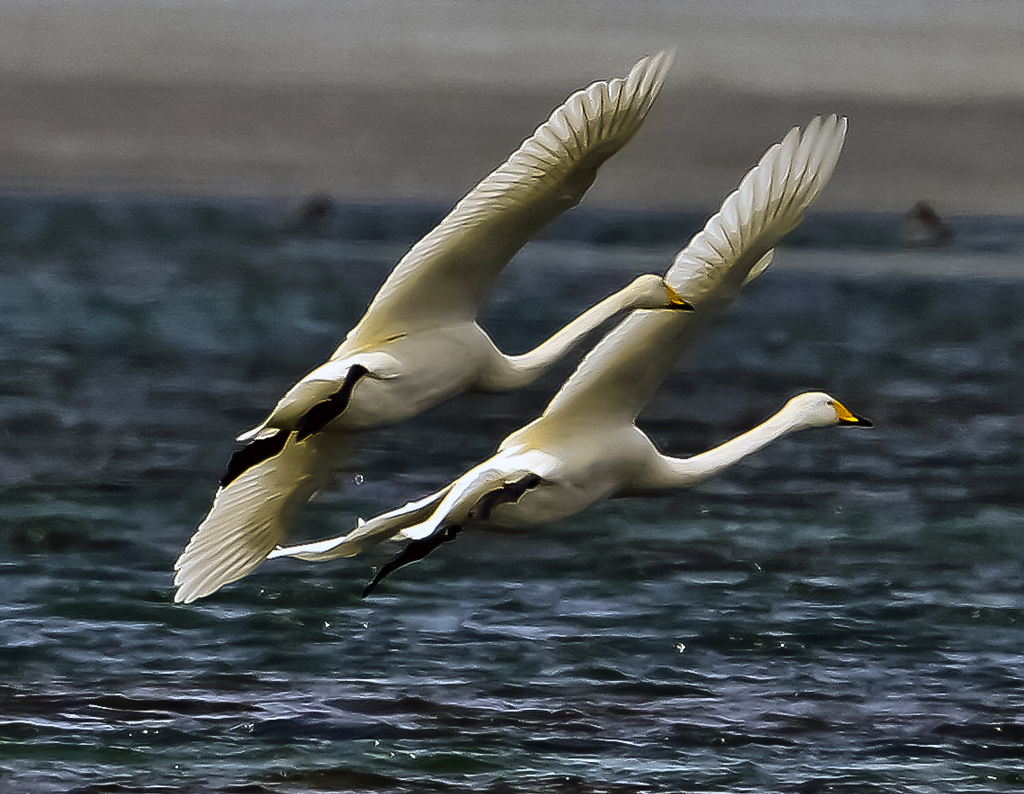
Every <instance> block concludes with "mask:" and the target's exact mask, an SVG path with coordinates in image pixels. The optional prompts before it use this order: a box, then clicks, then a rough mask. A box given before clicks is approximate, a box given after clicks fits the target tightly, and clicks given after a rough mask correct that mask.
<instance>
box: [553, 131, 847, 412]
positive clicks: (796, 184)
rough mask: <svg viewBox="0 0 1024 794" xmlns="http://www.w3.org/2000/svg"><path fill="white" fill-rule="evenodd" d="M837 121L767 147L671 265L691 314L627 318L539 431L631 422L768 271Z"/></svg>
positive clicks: (566, 388)
mask: <svg viewBox="0 0 1024 794" xmlns="http://www.w3.org/2000/svg"><path fill="white" fill-rule="evenodd" d="M845 135H846V119H844V118H837V117H836V116H830V117H829V118H827V119H825V120H824V121H822V120H821V119H820V118H815V119H814V120H813V121H812V122H811V123H810V124H809V125H808V126H807V129H806V131H805V132H803V134H801V132H800V129H799V128H793V129H792V130H790V132H789V133H788V134H787V135H786V136H785V138H783V140H782V142H781V143H777V144H775V145H774V146H772V147H771V148H770V149H769V150H768V151H767V152H766V153H765V155H764V156H763V157H762V158H761V160H760V162H759V163H758V164H757V165H756V166H755V167H754V168H753V169H751V171H750V172H748V173H747V175H746V176H745V177H744V178H743V180H742V182H740V186H739V188H737V189H736V190H735V191H734V192H733V193H732V194H730V195H729V197H728V198H726V200H725V202H724V203H723V204H722V208H721V209H720V210H719V211H718V212H717V213H716V214H715V215H714V216H712V218H711V219H710V220H709V221H708V222H707V224H706V225H705V226H704V229H703V230H701V231H700V232H698V233H697V234H696V235H695V236H694V237H693V239H692V240H690V243H689V244H688V245H687V246H686V248H684V249H683V250H682V251H680V252H679V254H678V255H677V256H676V258H675V262H674V263H673V265H672V267H671V268H669V270H668V273H667V274H666V276H665V281H666V282H668V284H669V285H670V286H671V287H672V288H673V289H674V290H675V291H676V292H677V293H678V294H679V296H680V297H682V298H684V299H685V300H688V301H690V302H691V303H692V304H693V305H694V307H695V309H696V310H695V311H694V312H692V313H689V312H686V313H683V312H670V311H635V312H633V313H632V314H630V315H629V316H628V317H627V318H626V319H625V320H623V321H622V322H621V323H619V325H618V326H616V327H615V328H614V329H613V330H612V331H611V332H609V333H608V335H607V336H605V337H604V339H602V340H601V341H600V342H599V343H598V344H597V345H596V346H595V348H594V349H593V350H592V351H591V352H590V353H589V354H588V355H587V356H586V358H584V360H583V361H582V362H581V363H580V365H579V367H577V369H576V371H575V372H574V373H573V374H572V375H571V376H570V377H569V379H568V380H567V381H566V382H565V383H564V384H563V386H562V388H561V390H560V391H559V392H558V394H556V395H555V397H554V398H553V399H552V401H551V403H550V404H549V406H548V408H547V410H546V411H545V412H544V417H543V418H542V419H541V422H540V425H543V423H544V420H545V419H547V418H549V417H554V416H556V415H561V416H563V417H564V416H566V415H567V412H571V415H572V416H573V417H575V419H576V420H577V421H579V420H581V419H583V420H585V419H586V418H587V417H600V416H608V415H614V416H615V417H616V420H617V421H631V420H632V419H634V418H636V415H637V414H638V413H639V412H640V411H641V410H642V408H643V407H644V405H645V404H646V403H647V401H648V400H649V399H650V398H651V396H652V395H653V394H654V392H655V390H656V389H657V388H658V386H659V384H660V383H661V381H662V380H663V379H664V377H665V375H666V374H667V372H668V370H669V369H670V368H671V367H672V365H673V363H674V362H675V361H676V360H677V359H678V358H679V356H681V355H682V354H683V352H685V350H686V348H687V347H688V346H689V344H690V343H692V341H693V340H694V339H695V338H696V337H697V336H698V335H699V333H700V332H701V331H702V330H703V329H704V328H705V327H707V325H708V324H709V323H711V322H712V321H713V320H715V319H716V318H717V317H718V316H719V315H720V314H721V313H722V312H723V311H724V310H725V309H726V308H727V307H728V306H729V305H730V304H731V303H732V302H733V300H734V299H735V297H736V295H737V294H738V293H739V291H740V288H741V287H742V286H743V285H744V284H745V283H747V282H749V281H750V280H751V279H753V278H755V277H756V276H757V275H758V274H760V273H761V272H762V271H763V270H764V269H765V267H767V265H768V263H769V262H770V261H771V256H772V251H773V249H774V247H775V245H776V244H777V243H778V242H779V240H780V239H781V238H782V237H783V236H784V235H785V234H786V233H787V232H789V231H790V230H791V229H793V227H795V226H796V225H797V224H798V223H799V222H800V220H801V218H802V217H803V213H804V210H805V209H806V208H807V207H808V205H809V204H810V203H811V202H812V201H813V200H814V198H815V197H816V196H817V195H818V193H819V192H820V191H821V189H822V188H823V187H824V186H825V184H826V183H827V182H828V179H829V177H830V176H831V175H832V171H833V170H834V169H835V165H836V162H837V161H838V159H839V154H840V152H841V151H842V147H843V140H844V138H845Z"/></svg>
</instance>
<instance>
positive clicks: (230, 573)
mask: <svg viewBox="0 0 1024 794" xmlns="http://www.w3.org/2000/svg"><path fill="white" fill-rule="evenodd" d="M282 432H284V431H282ZM343 443H344V440H343V439H339V438H337V437H334V436H329V435H324V434H321V435H317V436H312V437H310V438H307V439H306V440H305V441H302V442H299V441H296V434H295V433H291V434H289V436H288V438H287V440H286V441H285V444H284V446H283V448H282V449H281V451H280V452H279V453H278V454H277V455H275V456H273V457H270V458H268V459H266V460H263V461H261V462H259V463H257V464H256V465H254V466H252V467H251V468H248V469H246V470H245V471H244V472H242V473H241V474H240V475H238V476H237V477H236V478H235V479H233V480H231V481H230V482H229V483H228V484H227V485H226V486H223V487H221V488H220V490H218V491H217V496H216V497H215V498H214V500H213V506H212V507H211V508H210V512H209V513H208V514H207V516H206V518H205V519H203V522H202V523H201V524H200V525H199V528H198V529H197V530H196V531H195V534H193V535H192V538H191V540H189V542H188V545H187V546H186V547H185V550H184V551H183V552H182V553H181V556H180V557H178V561H177V562H176V563H175V564H174V569H175V571H176V572H177V573H176V574H175V577H174V584H175V585H177V587H178V590H177V592H176V593H175V595H174V600H175V601H178V602H185V603H189V602H191V601H195V600H196V599H197V598H202V597H203V596H208V595H210V594H211V593H214V592H216V591H217V590H219V589H220V588H221V587H223V586H224V585H226V584H228V583H230V582H234V581H236V580H238V579H241V578H242V577H243V576H246V575H248V574H250V573H252V572H253V571H254V570H255V569H256V568H258V567H259V566H260V565H261V564H262V563H263V561H264V560H265V559H266V558H267V555H268V554H270V552H271V551H272V550H273V549H274V548H275V547H276V546H278V545H279V544H281V543H283V542H284V539H285V538H286V537H287V535H288V532H289V530H290V528H291V524H292V521H293V520H294V518H295V514H296V513H297V511H298V509H299V508H300V507H301V506H302V505H303V504H305V503H306V502H307V501H308V500H309V499H310V498H311V497H312V496H313V494H315V493H316V492H317V491H319V490H320V489H321V488H322V487H323V486H324V485H326V483H327V481H328V480H329V478H330V475H331V472H332V469H333V467H334V466H335V465H337V463H338V461H339V459H340V457H341V456H340V455H339V454H338V452H339V450H338V446H339V445H340V444H343Z"/></svg>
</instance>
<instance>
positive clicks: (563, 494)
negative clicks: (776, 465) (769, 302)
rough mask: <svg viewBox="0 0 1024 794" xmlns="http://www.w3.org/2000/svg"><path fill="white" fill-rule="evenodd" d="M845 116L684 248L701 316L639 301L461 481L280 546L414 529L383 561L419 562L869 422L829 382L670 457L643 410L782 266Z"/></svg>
mask: <svg viewBox="0 0 1024 794" xmlns="http://www.w3.org/2000/svg"><path fill="white" fill-rule="evenodd" d="M845 133H846V121H845V119H837V118H836V117H835V116H832V117H830V118H829V119H827V120H825V121H824V122H822V121H821V119H814V120H813V121H812V122H811V124H810V125H809V126H808V128H807V131H806V132H805V133H804V134H803V135H802V136H801V134H800V130H799V129H796V128H794V129H793V130H791V131H790V132H789V134H787V135H786V137H785V138H784V139H783V140H782V142H781V143H779V144H776V145H775V146H773V147H772V148H771V149H769V150H768V152H767V153H766V154H765V155H764V157H763V158H762V159H761V161H760V162H759V163H758V165H757V166H756V167H755V168H754V169H753V170H751V171H750V172H749V173H748V174H747V175H746V177H745V178H744V179H743V181H742V182H741V184H740V186H739V188H738V189H737V190H736V191H735V192H734V193H732V194H731V195H730V196H729V197H728V198H727V199H726V200H725V202H724V204H723V205H722V209H721V210H720V211H719V212H718V213H717V214H716V215H715V216H714V217H712V218H711V219H710V220H709V221H708V223H707V225H706V226H705V227H704V229H703V231H701V232H700V233H698V234H697V235H696V236H695V237H694V238H693V239H692V240H691V241H690V243H689V245H687V247H686V248H685V249H683V251H681V252H680V253H679V255H678V256H677V257H676V260H675V262H674V264H673V265H672V267H671V269H670V270H669V271H668V273H667V275H666V277H665V278H666V281H668V283H669V284H670V285H672V287H673V289H675V290H676V291H677V292H678V293H679V294H680V295H682V296H684V297H685V298H686V299H687V300H690V301H692V302H693V304H694V306H695V307H696V311H695V312H694V313H693V314H692V315H689V314H687V315H684V314H679V313H669V312H650V311H636V312H633V313H632V314H630V315H629V316H628V317H627V318H626V319H625V320H623V321H622V322H621V323H620V324H619V325H618V326H617V327H616V328H615V329H614V330H612V331H611V332H610V333H609V334H608V335H607V336H605V338H604V339H602V340H601V341H600V342H599V343H598V344H597V346H596V347H595V348H594V349H593V350H592V351H591V352H590V353H589V354H588V355H587V356H586V358H585V359H584V360H583V362H582V363H581V364H580V366H579V367H578V368H577V369H576V371H575V372H574V373H573V374H572V375H571V376H570V377H569V378H568V380H567V381H566V382H565V384H564V385H563V386H562V388H561V390H560V391H559V392H558V394H556V395H555V397H554V398H553V399H552V400H551V402H550V404H549V405H548V407H547V409H546V410H545V411H544V413H543V414H542V415H541V416H540V417H539V418H538V419H536V420H535V421H533V422H531V423H530V424H528V425H526V426H525V427H523V428H521V429H519V430H517V431H515V432H513V433H512V434H511V435H509V436H508V437H507V438H506V439H505V440H504V441H503V442H502V443H501V445H500V446H499V447H498V452H497V454H495V455H494V456H493V457H492V458H490V459H489V460H487V461H485V462H483V463H481V464H480V465H479V466H476V467H475V468H473V469H471V470H470V471H468V472H467V473H466V474H464V475H463V476H462V477H460V478H459V479H457V480H455V481H454V482H453V483H451V484H450V485H448V486H447V487H445V488H443V489H441V490H440V491H438V492H437V493H435V494H432V495H430V496H428V497H426V498H424V499H421V500H419V501H417V502H412V503H410V504H407V505H405V506H404V507H402V508H399V509H398V510H394V511H391V512H389V513H385V514H383V515H381V516H378V517H376V518H374V519H372V520H370V521H368V522H364V523H363V524H362V525H360V526H359V527H357V528H356V529H355V530H353V531H352V532H350V533H349V534H348V535H345V536H342V537H340V538H333V539H330V540H325V541H320V542H316V543H309V544H304V545H300V546H293V547H289V548H282V549H277V550H275V551H274V552H273V553H272V554H271V555H270V556H271V557H298V558H301V559H305V560H328V559H333V558H335V557H340V556H352V555H353V554H356V553H358V552H359V551H361V550H362V549H363V548H365V547H366V546H367V545H368V544H370V543H374V542H377V541H379V540H383V539H385V538H389V537H394V536H396V535H400V536H401V537H404V538H408V539H410V540H411V541H412V543H410V544H409V545H408V546H407V547H406V549H405V550H404V551H403V552H402V553H401V554H400V555H399V556H398V557H396V558H395V559H394V560H392V561H391V562H390V563H389V564H388V565H385V566H384V567H383V568H381V570H380V571H379V572H378V574H377V577H376V578H375V579H374V580H373V582H371V583H370V585H369V587H367V592H369V590H371V589H372V588H373V587H374V586H375V585H376V584H377V583H378V582H379V581H380V580H381V578H383V577H384V576H385V575H387V574H388V573H389V572H390V571H392V570H394V569H395V568H397V567H399V566H400V565H403V564H405V563H407V562H411V561H413V560H416V559H419V558H421V557H422V556H424V555H425V554H427V553H429V552H430V551H431V550H432V549H433V548H436V546H437V545H438V544H439V543H442V542H444V541H446V540H450V539H451V538H452V537H454V535H455V534H456V533H457V532H458V531H460V530H462V529H465V528H467V527H469V526H472V525H475V524H498V525H503V526H521V525H532V524H538V523H547V522H550V521H554V520H556V519H559V518H562V517H564V516H567V515H571V514H573V513H576V512H578V511H580V510H582V509H583V508H585V507H587V506H588V505H590V504H592V503H594V502H596V501H598V500H599V499H603V498H605V497H609V496H632V495H644V494H651V493H657V492H659V491H660V492H664V491H665V490H667V489H673V488H686V487H690V486H693V485H695V484H697V483H698V482H700V481H701V480H703V479H705V478H707V477H709V476H711V475H713V474H715V473H717V472H720V471H722V470H723V469H725V468H727V467H728V466H731V465H733V464H734V463H736V462H737V461H739V460H741V459H742V458H743V457H745V456H747V455H749V454H751V453H753V452H755V451H757V450H759V449H761V448H762V447H764V446H765V445H766V444H769V443H771V442H772V441H774V440H775V439H778V438H780V437H782V436H784V435H786V434H787V433H792V432H794V431H797V430H801V429H804V428H811V427H824V426H828V425H837V424H847V425H869V424H870V423H869V422H868V421H867V420H866V419H863V418H860V417H857V416H855V415H854V414H853V413H851V412H850V411H849V410H847V409H846V408H845V407H844V406H843V405H842V404H841V403H839V402H838V401H837V400H835V399H834V398H832V397H829V396H828V395H826V394H822V393H820V392H814V393H806V394H801V395H799V396H797V397H794V398H793V399H792V400H790V401H789V402H788V403H787V404H786V406H785V407H784V408H783V409H782V410H781V411H779V412H778V413H777V414H776V415H775V416H773V417H771V418H770V419H768V420H767V421H766V422H764V423H763V424H761V425H758V426H757V427H755V428H754V429H753V430H751V431H749V432H747V433H744V434H743V435H741V436H739V437H738V438H735V439H733V440H731V441H729V442H727V443H725V444H723V445H721V446H719V447H716V448H715V449H712V450H710V451H708V452H705V453H703V454H700V455H696V456H694V457H690V458H673V457H669V456H666V455H663V454H661V453H660V452H658V450H657V449H656V448H655V447H654V445H653V443H652V442H651V441H650V439H649V438H648V437H647V436H646V435H645V434H644V433H643V432H642V431H641V430H640V429H639V428H638V427H637V426H636V424H635V420H636V417H637V415H638V414H639V412H640V411H641V410H642V409H643V407H644V405H645V404H646V403H647V401H648V400H649V399H650V397H651V396H652V395H653V394H654V392H655V390H656V389H657V387H658V385H659V384H660V383H661V381H662V380H663V378H664V377H665V375H666V373H667V372H668V370H669V368H670V367H671V366H672V363H673V362H674V361H675V360H676V359H677V358H678V356H679V355H680V354H681V353H682V352H683V350H684V349H685V347H686V346H687V345H688V344H689V343H690V342H691V341H692V340H693V339H694V337H695V336H696V335H697V333H698V332H699V331H700V330H701V329H702V328H704V327H705V326H706V325H707V324H708V322H710V321H711V320H712V319H713V318H714V317H715V316H717V315H719V314H720V313H721V312H722V311H723V310H724V309H725V308H726V307H727V306H728V305H729V304H731V303H732V301H733V299H734V298H735V297H736V295H737V293H738V292H739V290H740V288H741V287H742V286H743V284H745V283H746V282H748V281H749V280H750V279H752V278H754V277H756V276H757V275H758V274H760V273H761V272H762V271H763V270H764V268H765V267H766V266H767V265H768V263H769V261H770V258H771V254H772V249H773V247H774V246H775V244H776V243H777V242H778V241H779V239H780V238H781V237H782V236H783V235H784V234H786V233H787V232H788V231H790V230H791V229H792V228H793V227H794V226H796V224H797V223H799V221H800V219H801V217H802V216H803V211H804V209H805V208H806V207H807V206H808V205H809V204H810V203H811V201H812V200H813V199H814V197H815V196H816V195H817V194H818V192H819V191H820V190H821V188H822V187H823V186H824V185H825V183H826V182H827V181H828V179H829V177H830V176H831V174H832V170H833V168H834V167H835V164H836V161H837V159H838V157H839V153H840V151H841V149H842V144H843V139H844V137H845Z"/></svg>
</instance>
